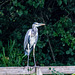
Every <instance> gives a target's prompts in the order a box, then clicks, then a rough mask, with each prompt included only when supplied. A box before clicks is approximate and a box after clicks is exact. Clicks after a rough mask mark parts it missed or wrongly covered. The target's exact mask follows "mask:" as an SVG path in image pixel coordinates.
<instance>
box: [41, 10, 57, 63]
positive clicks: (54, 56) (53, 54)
mask: <svg viewBox="0 0 75 75" xmlns="http://www.w3.org/2000/svg"><path fill="white" fill-rule="evenodd" d="M41 16H42V20H43V22H44V23H45V20H44V18H43V15H42V11H41ZM45 30H46V31H47V29H46V26H45ZM47 38H48V43H49V47H50V50H51V53H52V57H53V60H54V62H56V60H55V56H54V53H53V49H52V46H51V43H50V40H49V35H48V31H47Z"/></svg>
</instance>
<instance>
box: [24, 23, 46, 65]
mask: <svg viewBox="0 0 75 75" xmlns="http://www.w3.org/2000/svg"><path fill="white" fill-rule="evenodd" d="M44 25H45V24H44V23H38V22H34V23H33V24H32V28H31V29H29V30H28V31H27V33H26V35H25V38H24V51H25V56H26V55H27V56H28V61H27V66H29V55H30V53H31V51H32V50H33V58H34V64H35V66H36V62H35V46H36V44H37V41H38V27H40V26H44Z"/></svg>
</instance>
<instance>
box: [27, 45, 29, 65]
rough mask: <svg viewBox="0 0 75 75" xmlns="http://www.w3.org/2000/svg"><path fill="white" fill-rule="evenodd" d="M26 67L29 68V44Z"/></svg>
mask: <svg viewBox="0 0 75 75" xmlns="http://www.w3.org/2000/svg"><path fill="white" fill-rule="evenodd" d="M27 66H29V44H28V62H27Z"/></svg>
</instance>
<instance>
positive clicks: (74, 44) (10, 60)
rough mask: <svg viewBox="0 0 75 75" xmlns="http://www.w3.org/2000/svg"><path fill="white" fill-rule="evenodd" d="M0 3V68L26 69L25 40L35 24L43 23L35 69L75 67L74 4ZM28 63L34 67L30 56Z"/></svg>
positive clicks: (69, 0)
mask: <svg viewBox="0 0 75 75" xmlns="http://www.w3.org/2000/svg"><path fill="white" fill-rule="evenodd" d="M0 3H1V5H0V59H1V60H0V66H26V65H27V56H24V50H23V41H24V36H25V34H26V31H27V30H28V29H29V28H31V27H32V23H33V22H36V21H37V22H45V23H46V26H45V27H40V28H38V29H39V39H38V42H37V45H36V52H35V53H36V63H37V65H41V66H44V65H46V66H47V65H75V59H74V57H75V16H74V14H75V9H74V8H75V0H57V1H56V0H51V1H50V0H47V1H46V0H27V1H25V0H21V1H20V0H11V1H7V2H6V1H2V0H1V1H0ZM47 35H48V36H47ZM49 40H50V43H51V46H52V50H53V52H54V56H55V59H56V63H54V61H53V58H52V53H51V50H50V47H49ZM61 58H62V59H61ZM29 61H30V65H31V66H33V65H34V63H33V56H32V52H31V54H30V60H29Z"/></svg>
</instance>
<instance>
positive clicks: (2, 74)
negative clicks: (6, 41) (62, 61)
mask: <svg viewBox="0 0 75 75" xmlns="http://www.w3.org/2000/svg"><path fill="white" fill-rule="evenodd" d="M30 68H31V69H30ZM36 68H37V71H36V73H37V72H39V73H40V74H41V75H43V74H52V72H51V71H52V70H53V68H54V69H55V70H56V71H59V72H63V73H64V74H73V73H75V66H43V67H38V66H37V67H36ZM49 68H51V70H49ZM29 69H30V70H31V71H28V67H0V75H10V74H11V75H16V74H17V75H19V74H21V75H22V74H33V73H35V67H29Z"/></svg>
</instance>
